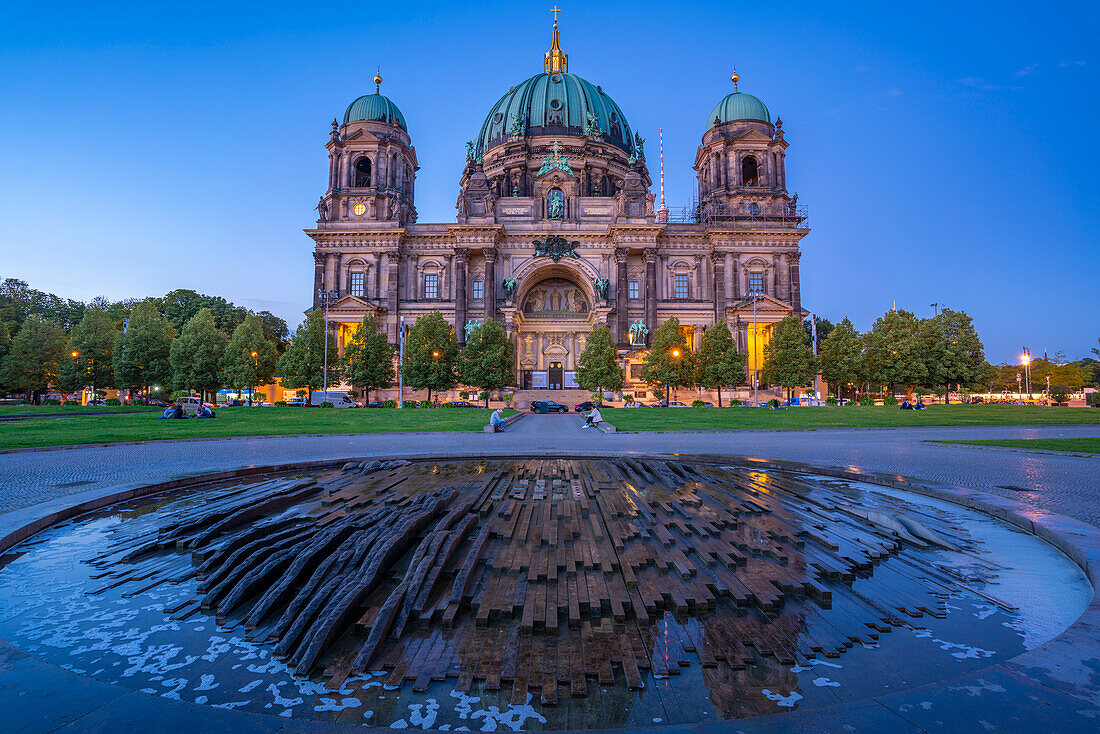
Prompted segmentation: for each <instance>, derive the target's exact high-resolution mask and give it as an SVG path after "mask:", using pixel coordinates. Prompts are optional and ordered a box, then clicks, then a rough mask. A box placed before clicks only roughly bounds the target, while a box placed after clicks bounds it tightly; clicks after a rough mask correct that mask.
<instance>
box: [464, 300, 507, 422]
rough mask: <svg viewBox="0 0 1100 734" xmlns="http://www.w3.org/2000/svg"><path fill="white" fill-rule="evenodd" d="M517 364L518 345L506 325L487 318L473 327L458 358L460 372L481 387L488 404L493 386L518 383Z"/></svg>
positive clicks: (471, 382)
mask: <svg viewBox="0 0 1100 734" xmlns="http://www.w3.org/2000/svg"><path fill="white" fill-rule="evenodd" d="M514 364H515V346H514V345H513V344H512V341H511V340H510V339H509V338H508V336H507V335H506V334H505V333H504V327H503V326H501V325H500V323H499V322H497V321H494V320H493V319H487V320H486V321H485V323H483V324H478V325H477V326H475V327H474V328H473V329H472V330H471V331H470V336H469V337H468V338H467V339H466V346H465V348H463V350H462V356H461V357H460V358H459V363H458V372H459V375H461V377H462V381H463V382H464V383H465V384H467V385H472V386H474V387H476V388H478V389H480V390H481V393H482V396H483V397H484V398H485V407H486V408H488V407H489V391H490V390H499V389H500V388H502V387H507V386H508V385H514V384H515V382H516V373H515V369H514Z"/></svg>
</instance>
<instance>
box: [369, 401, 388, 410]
mask: <svg viewBox="0 0 1100 734" xmlns="http://www.w3.org/2000/svg"><path fill="white" fill-rule="evenodd" d="M367 407H368V408H385V407H386V401H385V400H372V401H370V402H369V403H367Z"/></svg>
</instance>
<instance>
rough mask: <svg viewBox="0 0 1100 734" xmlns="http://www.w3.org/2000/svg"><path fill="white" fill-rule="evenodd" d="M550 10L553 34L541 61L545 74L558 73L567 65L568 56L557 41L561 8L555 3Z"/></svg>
mask: <svg viewBox="0 0 1100 734" xmlns="http://www.w3.org/2000/svg"><path fill="white" fill-rule="evenodd" d="M550 12H551V13H553V14H554V34H553V36H552V39H551V41H552V42H551V44H550V50H549V51H547V52H546V54H545V55H543V57H542V62H543V66H544V67H545V68H546V73H547V74H558V73H561V72H564V71H565V70H566V69H567V68H568V67H569V56H568V55H566V53H565V52H564V51H562V50H561V44H560V43H559V42H558V13H560V12H561V10H559V9H558V6H557V5H555V6H554V7H553V8H552V9H551V10H550Z"/></svg>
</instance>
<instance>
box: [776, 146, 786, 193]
mask: <svg viewBox="0 0 1100 734" xmlns="http://www.w3.org/2000/svg"><path fill="white" fill-rule="evenodd" d="M785 158H786V156H785V154H784V153H783V151H779V152H778V153H776V169H777V170H776V173H777V175H778V176H779V180H778V181H776V186H778V187H779V188H781V189H783V190H784V191H786V190H787V168H786V165H785V160H784V159H785Z"/></svg>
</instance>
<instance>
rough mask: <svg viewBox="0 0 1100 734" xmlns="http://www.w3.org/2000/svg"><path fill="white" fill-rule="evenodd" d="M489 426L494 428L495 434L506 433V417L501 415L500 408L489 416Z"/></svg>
mask: <svg viewBox="0 0 1100 734" xmlns="http://www.w3.org/2000/svg"><path fill="white" fill-rule="evenodd" d="M489 425H490V426H492V427H493V433H504V416H503V415H502V414H501V411H500V408H497V409H496V410H494V411H493V414H492V415H491V416H489Z"/></svg>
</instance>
